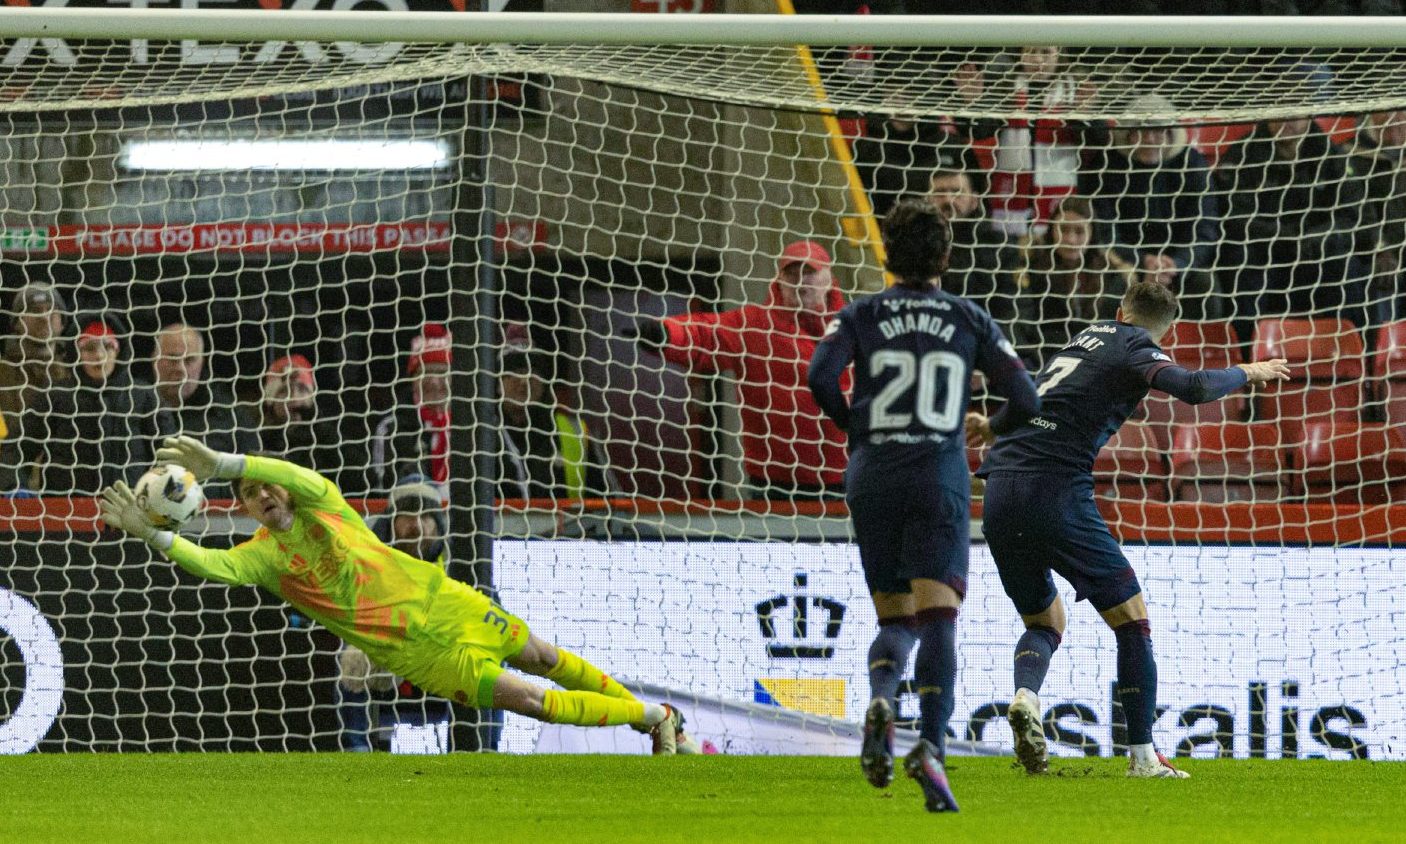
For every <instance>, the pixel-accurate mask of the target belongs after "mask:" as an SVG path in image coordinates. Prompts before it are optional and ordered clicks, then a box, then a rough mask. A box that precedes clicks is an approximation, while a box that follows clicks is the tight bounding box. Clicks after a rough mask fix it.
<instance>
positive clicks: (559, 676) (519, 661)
mask: <svg viewBox="0 0 1406 844" xmlns="http://www.w3.org/2000/svg"><path fill="white" fill-rule="evenodd" d="M507 662H508V664H509V665H511V666H512V667H514V668H516V669H518V670H519V671H522V672H525V673H527V674H534V675H536V676H538V677H546V678H547V679H548V680H551V681H552V682H553V683H556V684H557V685H558V686H561V687H562V688H563V689H567V690H569V691H574V692H595V693H596V694H600V695H605V696H606V697H614V698H621V699H622V700H634V699H635V696H634V695H633V694H631V693H630V690H629V689H627V688H625V687H624V686H622V685H620V684H619V683H618V682H616V680H615V678H613V677H611V676H610V675H609V674H606V673H605V672H604V671H602V670H600V669H599V668H597V667H596V666H594V665H592V664H591V663H589V662H587V661H586V660H584V659H582V658H581V657H579V656H577V655H576V654H574V653H572V652H571V651H568V650H566V649H564V648H558V647H557V646H555V645H553V644H552V643H551V642H548V641H546V640H545V639H542V638H540V637H538V636H535V635H529V636H528V638H527V646H526V647H524V648H523V649H522V651H520V652H519V653H518V654H517V655H516V656H514V657H511V658H510V659H508V661H507Z"/></svg>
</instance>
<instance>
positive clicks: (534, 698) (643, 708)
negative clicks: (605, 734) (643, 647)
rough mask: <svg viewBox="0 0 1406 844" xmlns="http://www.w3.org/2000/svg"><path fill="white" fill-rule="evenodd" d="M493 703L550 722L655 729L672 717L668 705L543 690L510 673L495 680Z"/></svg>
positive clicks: (579, 692)
mask: <svg viewBox="0 0 1406 844" xmlns="http://www.w3.org/2000/svg"><path fill="white" fill-rule="evenodd" d="M493 706H494V708H496V709H506V710H507V711H509V712H516V713H517V714H519V715H525V716H527V717H528V718H535V719H537V720H538V721H546V722H547V723H549V724H573V725H575V726H578V727H617V726H621V725H626V724H628V725H629V726H632V727H641V728H644V729H646V730H652V729H654V728H655V727H657V726H659V725H660V724H661V723H663V722H664V721H666V720H667V719H669V717H670V715H671V712H670V710H669V708H668V707H666V706H661V705H659V704H655V703H644V702H641V701H638V700H634V699H625V698H619V697H609V696H606V695H603V694H597V693H596V692H583V691H573V690H561V691H559V690H557V689H544V688H542V687H541V686H538V685H536V684H534V683H529V682H527V681H526V680H521V679H519V678H517V677H514V676H513V675H511V674H506V673H504V674H499V675H498V676H497V677H496V678H495V679H494V681H493Z"/></svg>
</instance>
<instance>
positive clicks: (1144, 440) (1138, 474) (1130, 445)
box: [1094, 422, 1167, 501]
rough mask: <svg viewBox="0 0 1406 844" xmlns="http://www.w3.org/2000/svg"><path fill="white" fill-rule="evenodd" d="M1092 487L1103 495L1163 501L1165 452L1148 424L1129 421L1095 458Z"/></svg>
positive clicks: (1165, 488)
mask: <svg viewBox="0 0 1406 844" xmlns="http://www.w3.org/2000/svg"><path fill="white" fill-rule="evenodd" d="M1094 491H1095V492H1096V493H1097V494H1098V495H1101V496H1104V497H1106V498H1124V499H1128V500H1132V501H1166V500H1167V467H1166V459H1165V453H1164V452H1163V450H1162V448H1161V446H1160V445H1159V444H1158V442H1157V436H1156V433H1155V432H1154V431H1153V430H1152V428H1151V427H1149V426H1147V425H1144V424H1142V423H1140V422H1128V423H1127V424H1125V425H1124V426H1123V427H1122V428H1120V429H1119V430H1118V433H1116V434H1114V435H1113V438H1112V439H1110V440H1109V441H1108V443H1107V444H1106V445H1104V447H1103V449H1102V450H1101V451H1100V452H1099V453H1098V457H1097V458H1095V459H1094Z"/></svg>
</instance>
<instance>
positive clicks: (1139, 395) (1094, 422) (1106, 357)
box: [976, 322, 1174, 478]
mask: <svg viewBox="0 0 1406 844" xmlns="http://www.w3.org/2000/svg"><path fill="white" fill-rule="evenodd" d="M1173 365H1174V364H1173V363H1172V360H1171V358H1169V357H1168V356H1167V355H1166V354H1165V353H1163V351H1162V350H1161V348H1159V347H1158V345H1157V342H1156V341H1155V340H1153V339H1152V335H1150V334H1148V333H1147V330H1146V329H1144V328H1139V327H1138V326H1135V325H1128V324H1127V323H1123V322H1099V323H1095V324H1093V325H1091V326H1089V327H1088V328H1085V329H1084V330H1083V331H1081V332H1079V334H1078V335H1076V336H1075V337H1074V339H1073V340H1071V341H1070V343H1069V345H1067V346H1065V347H1064V348H1063V349H1060V350H1059V352H1058V353H1057V354H1055V356H1054V357H1052V358H1050V360H1049V362H1048V363H1046V364H1045V368H1044V369H1042V370H1040V374H1039V375H1038V376H1036V379H1035V382H1036V385H1037V389H1038V392H1039V393H1040V415H1039V416H1036V417H1035V418H1033V419H1031V420H1029V421H1028V422H1026V423H1025V424H1024V425H1021V426H1020V427H1018V428H1016V429H1015V430H1013V431H1011V432H1009V433H1007V434H1005V435H1003V436H1001V437H1000V438H998V439H997V440H996V444H995V445H994V446H992V447H991V452H990V453H989V454H988V455H987V456H986V461H985V462H984V463H982V465H981V468H980V469H979V470H978V471H977V473H976V474H977V476H978V477H983V478H984V477H987V476H988V475H991V474H994V473H997V472H1019V473H1041V474H1049V475H1059V476H1072V475H1089V474H1092V473H1093V469H1094V459H1095V458H1096V457H1098V452H1099V449H1101V448H1103V446H1104V444H1105V443H1107V442H1108V440H1109V438H1110V437H1112V436H1113V435H1114V434H1115V433H1116V432H1117V431H1118V429H1119V428H1120V427H1122V425H1123V423H1124V422H1126V421H1127V420H1128V417H1130V416H1132V415H1133V412H1134V411H1136V410H1137V406H1138V404H1139V403H1140V402H1141V401H1142V400H1143V399H1144V398H1145V397H1146V396H1147V391H1148V389H1149V388H1150V386H1151V384H1152V378H1153V376H1154V375H1156V374H1157V372H1158V371H1159V370H1161V369H1163V368H1165V367H1168V366H1173Z"/></svg>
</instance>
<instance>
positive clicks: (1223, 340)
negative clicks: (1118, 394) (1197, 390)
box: [1140, 322, 1248, 449]
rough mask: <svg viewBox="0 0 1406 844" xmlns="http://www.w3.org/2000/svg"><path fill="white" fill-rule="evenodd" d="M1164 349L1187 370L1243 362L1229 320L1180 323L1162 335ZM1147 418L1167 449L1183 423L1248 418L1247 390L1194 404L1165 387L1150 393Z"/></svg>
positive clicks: (1190, 423)
mask: <svg viewBox="0 0 1406 844" xmlns="http://www.w3.org/2000/svg"><path fill="white" fill-rule="evenodd" d="M1162 349H1163V351H1165V352H1166V353H1167V354H1168V355H1170V356H1171V358H1172V360H1174V361H1176V362H1177V363H1178V364H1180V365H1181V366H1184V367H1186V368H1187V369H1226V368H1227V367H1231V366H1234V365H1236V364H1237V363H1243V362H1244V360H1243V358H1242V356H1241V354H1240V341H1239V340H1237V339H1236V337H1235V332H1234V331H1233V330H1231V328H1230V323H1228V322H1177V323H1173V325H1172V328H1171V330H1170V331H1168V332H1167V336H1166V337H1164V338H1162ZM1143 408H1144V411H1143V413H1144V415H1143V416H1142V417H1140V418H1143V419H1145V420H1146V421H1147V423H1148V424H1149V425H1151V426H1152V427H1153V430H1154V431H1155V432H1156V434H1157V440H1158V442H1159V443H1160V444H1161V445H1162V447H1163V448H1164V449H1165V448H1167V447H1168V446H1169V445H1170V444H1171V439H1172V431H1173V430H1174V429H1175V428H1177V427H1180V426H1183V425H1193V426H1194V425H1209V424H1214V423H1217V422H1222V421H1224V420H1233V421H1239V420H1241V419H1244V418H1245V414H1246V411H1247V409H1248V404H1247V403H1246V399H1245V393H1244V392H1243V391H1241V392H1236V393H1232V394H1231V395H1229V396H1226V397H1225V398H1224V399H1222V400H1220V401H1215V402H1206V403H1205V404H1199V405H1191V404H1187V403H1186V402H1182V401H1177V400H1176V399H1174V398H1172V397H1171V396H1169V395H1167V394H1166V393H1164V392H1162V391H1161V390H1153V391H1152V392H1150V393H1148V395H1147V400H1146V401H1145V402H1143Z"/></svg>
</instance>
